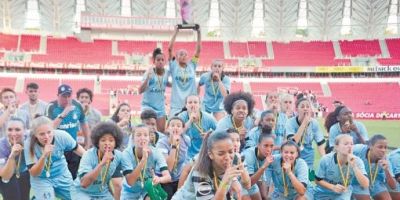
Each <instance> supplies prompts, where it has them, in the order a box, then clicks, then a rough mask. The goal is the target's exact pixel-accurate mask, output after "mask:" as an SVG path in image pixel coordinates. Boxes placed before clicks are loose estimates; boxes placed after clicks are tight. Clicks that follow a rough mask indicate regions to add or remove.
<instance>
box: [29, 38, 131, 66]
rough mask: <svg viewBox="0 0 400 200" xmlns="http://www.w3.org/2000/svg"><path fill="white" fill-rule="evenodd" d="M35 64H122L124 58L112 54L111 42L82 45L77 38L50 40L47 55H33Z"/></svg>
mask: <svg viewBox="0 0 400 200" xmlns="http://www.w3.org/2000/svg"><path fill="white" fill-rule="evenodd" d="M32 60H33V61H35V62H53V63H82V64H112V63H114V64H118V63H119V64H122V63H124V60H125V58H124V56H113V55H112V54H111V41H110V40H95V41H93V42H92V43H82V42H80V41H79V40H78V39H76V38H72V37H68V38H66V39H59V38H48V39H47V53H46V55H33V56H32Z"/></svg>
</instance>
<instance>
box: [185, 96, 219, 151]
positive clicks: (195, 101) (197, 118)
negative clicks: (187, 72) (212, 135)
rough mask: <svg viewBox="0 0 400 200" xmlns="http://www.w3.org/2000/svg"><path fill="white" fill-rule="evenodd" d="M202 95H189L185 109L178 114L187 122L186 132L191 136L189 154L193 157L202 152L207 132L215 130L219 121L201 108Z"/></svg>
mask: <svg viewBox="0 0 400 200" xmlns="http://www.w3.org/2000/svg"><path fill="white" fill-rule="evenodd" d="M200 106H201V102H200V97H199V96H197V95H189V96H188V97H187V98H186V104H185V108H184V110H186V111H182V112H181V113H180V114H179V115H178V116H179V118H181V119H182V120H183V121H184V122H185V127H184V131H183V132H184V133H185V134H186V135H187V136H189V138H190V145H189V152H188V156H189V157H190V158H193V157H194V156H195V155H197V154H198V153H199V152H200V148H201V145H202V144H203V138H204V137H205V134H206V133H207V132H211V131H213V130H215V128H216V125H217V122H216V121H215V119H214V117H213V116H212V115H210V114H208V113H207V112H204V111H202V110H201V108H200Z"/></svg>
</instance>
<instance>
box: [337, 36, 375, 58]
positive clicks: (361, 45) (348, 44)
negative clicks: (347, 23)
mask: <svg viewBox="0 0 400 200" xmlns="http://www.w3.org/2000/svg"><path fill="white" fill-rule="evenodd" d="M339 44H340V49H341V50H342V54H343V56H351V57H357V56H378V55H381V48H380V46H379V41H378V40H353V41H347V40H345V41H339Z"/></svg>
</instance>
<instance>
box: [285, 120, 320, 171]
mask: <svg viewBox="0 0 400 200" xmlns="http://www.w3.org/2000/svg"><path fill="white" fill-rule="evenodd" d="M299 127H300V122H299V121H298V119H297V117H292V118H290V119H289V120H288V121H287V123H286V137H287V138H289V137H292V136H294V135H295V134H296V133H297V130H299ZM306 131H307V132H306V133H305V135H303V137H302V139H301V141H300V142H299V143H300V146H303V147H304V149H303V150H301V152H300V158H302V159H304V160H305V161H306V162H307V165H308V168H309V169H314V148H313V145H312V142H313V141H315V142H316V143H317V145H318V146H319V145H322V144H324V143H325V139H324V135H323V133H322V131H321V129H320V127H319V123H318V121H317V120H316V119H312V120H311V122H310V124H309V125H308V127H307V130H306Z"/></svg>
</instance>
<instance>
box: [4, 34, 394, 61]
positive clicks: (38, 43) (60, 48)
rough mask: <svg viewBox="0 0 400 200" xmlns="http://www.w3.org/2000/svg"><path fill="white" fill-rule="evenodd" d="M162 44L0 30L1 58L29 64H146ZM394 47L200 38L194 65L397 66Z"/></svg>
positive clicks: (181, 44) (391, 44) (368, 42)
mask: <svg viewBox="0 0 400 200" xmlns="http://www.w3.org/2000/svg"><path fill="white" fill-rule="evenodd" d="M168 43H169V42H168V41H120V40H96V39H95V40H93V41H92V42H81V41H80V40H78V39H77V38H75V37H67V38H54V37H47V36H33V35H6V34H0V59H5V60H7V59H6V58H5V55H7V52H18V53H23V54H26V55H29V56H26V57H27V59H26V60H24V61H25V62H35V63H66V64H101V65H102V64H117V65H123V64H131V63H132V60H133V58H135V59H136V61H137V60H138V58H139V60H140V61H139V62H138V63H139V64H148V63H149V62H148V61H147V59H148V58H149V56H151V53H152V51H153V49H154V48H156V47H160V48H161V49H163V50H164V52H166V51H167V49H168ZM182 48H183V49H187V50H188V54H189V56H192V55H193V53H194V49H195V42H176V43H175V46H174V49H175V50H178V49H182ZM399 49H400V39H387V40H381V41H378V40H354V41H339V42H332V41H327V42H325V41H311V42H298V41H294V42H289V43H281V42H265V41H248V42H234V41H203V42H202V51H201V55H200V58H201V59H200V65H201V66H208V65H209V64H210V63H211V62H212V60H213V59H224V60H225V63H227V65H231V66H237V65H239V64H240V63H241V62H240V61H241V60H245V61H248V60H249V59H250V60H251V59H255V60H258V61H259V63H260V64H259V66H261V67H271V66H273V67H280V66H290V67H296V66H300V67H302V66H346V65H351V63H352V59H356V58H358V57H362V58H365V57H369V58H371V59H376V60H377V62H378V63H379V64H382V65H398V64H400V50H399ZM384 52H387V53H384ZM140 58H141V59H140ZM138 63H137V62H136V64H138ZM256 63H257V62H256Z"/></svg>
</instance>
